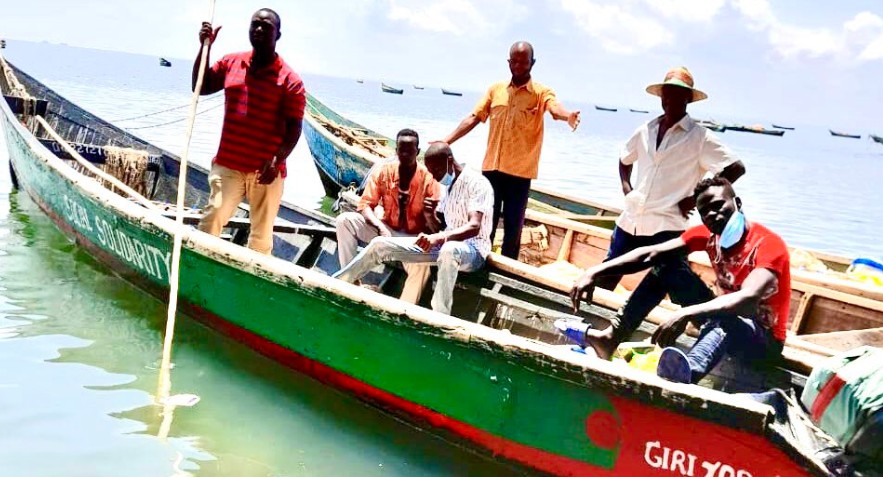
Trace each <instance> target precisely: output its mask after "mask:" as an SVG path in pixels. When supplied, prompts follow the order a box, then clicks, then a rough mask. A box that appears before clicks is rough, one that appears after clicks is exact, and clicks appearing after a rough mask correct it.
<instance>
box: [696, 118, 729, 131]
mask: <svg viewBox="0 0 883 477" xmlns="http://www.w3.org/2000/svg"><path fill="white" fill-rule="evenodd" d="M696 124H698V125H700V126H702V127H704V128H706V129H711V130H712V131H715V132H726V130H727V127H726V126H724V125H723V124H720V123H717V122H715V121H708V120H705V119H699V120H697V121H696Z"/></svg>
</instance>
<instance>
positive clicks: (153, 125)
mask: <svg viewBox="0 0 883 477" xmlns="http://www.w3.org/2000/svg"><path fill="white" fill-rule="evenodd" d="M223 105H224V103H221V104H216V105H214V106H212V107H210V108H206V109H203V110H202V111H200V112H198V113H196V115H197V116H199V115H200V114H203V113H207V112H209V111H211V110H213V109H218V108H220V107H221V106H223ZM187 119H189V118H179V119H174V120H172V121H169V122H165V123H160V124H151V125H149V126H136V127H132V128H124V129H125V130H126V131H135V130H137V129H150V128H158V127H161V126H168V125H169V124H175V123H180V122H181V121H186V120H187Z"/></svg>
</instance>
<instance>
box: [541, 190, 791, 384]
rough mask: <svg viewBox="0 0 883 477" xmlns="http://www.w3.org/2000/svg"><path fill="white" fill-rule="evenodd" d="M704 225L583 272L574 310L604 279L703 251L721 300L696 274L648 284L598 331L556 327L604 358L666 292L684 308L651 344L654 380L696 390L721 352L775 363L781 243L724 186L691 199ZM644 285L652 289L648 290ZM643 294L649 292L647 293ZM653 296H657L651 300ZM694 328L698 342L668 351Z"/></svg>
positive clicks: (780, 325)
mask: <svg viewBox="0 0 883 477" xmlns="http://www.w3.org/2000/svg"><path fill="white" fill-rule="evenodd" d="M694 197H695V199H696V206H697V208H698V210H699V216H700V218H701V219H702V225H697V226H695V227H691V228H690V229H688V230H687V231H686V232H684V233H683V234H682V235H681V236H679V237H676V238H673V239H671V240H668V241H666V242H664V243H661V244H657V245H652V246H648V247H640V248H637V249H635V250H633V251H631V252H629V253H627V254H625V255H622V256H621V257H618V258H616V259H613V260H610V261H608V262H604V263H601V264H599V265H596V266H595V267H592V268H590V269H589V270H587V271H586V272H585V273H584V274H583V276H582V277H580V278H579V280H577V281H576V283H575V284H574V286H573V289H572V290H571V294H570V295H571V300H572V301H573V307H574V310H576V309H578V307H579V302H580V301H581V300H586V301H591V298H592V291H593V289H594V287H595V286H596V285H597V284H598V283H599V282H600V281H601V280H603V279H604V278H605V277H607V276H611V275H620V274H623V273H635V272H638V271H640V270H645V269H647V268H650V267H653V266H656V265H658V264H660V263H663V262H664V261H666V260H669V257H671V256H682V255H686V254H687V253H690V252H698V251H705V252H706V253H707V254H708V257H709V258H710V260H711V266H712V268H713V270H714V273H715V277H716V281H715V285H716V288H717V289H718V291H719V293H720V294H719V295H718V296H717V297H715V295H714V293H713V292H712V291H711V290H710V289H709V288H708V287H707V286H706V285H705V283H704V282H703V281H702V279H700V278H699V276H698V275H696V274H689V275H687V274H684V275H683V276H681V277H680V280H679V281H667V282H664V281H660V280H658V279H657V280H654V279H650V280H649V281H648V280H645V281H644V282H642V284H641V287H639V290H640V289H642V288H643V291H642V293H639V292H638V291H635V293H634V294H632V297H631V299H630V300H629V304H630V305H631V304H632V303H634V305H632V306H629V305H627V306H626V307H625V309H624V312H623V313H622V314H621V315H619V316H618V317H617V319H616V320H613V322H612V324H611V326H609V327H607V328H606V329H604V330H595V329H592V328H590V326H589V325H588V324H586V323H582V322H579V321H576V320H573V321H564V320H559V321H558V322H556V324H555V325H556V327H557V328H558V329H559V330H561V331H562V332H563V333H564V334H566V335H567V336H569V337H570V338H571V339H574V340H575V341H577V342H578V343H579V344H580V345H582V346H589V345H590V346H592V347H593V349H594V350H595V352H596V353H597V354H598V356H599V357H602V358H604V359H608V358H609V357H610V355H611V354H612V353H613V351H614V350H615V349H616V347H617V345H618V344H619V343H620V342H622V341H623V340H625V339H628V337H629V336H631V334H632V333H634V332H635V330H636V329H637V328H638V326H639V325H640V324H641V321H643V319H644V318H645V317H646V316H647V314H648V313H649V312H650V310H651V309H652V305H650V303H652V302H654V301H656V299H657V298H658V297H659V296H661V295H664V294H665V293H666V292H669V293H672V292H676V293H677V294H678V295H680V296H683V297H689V303H688V305H689V306H684V307H683V308H680V309H679V310H677V311H675V312H673V313H672V316H671V317H670V318H669V319H668V320H667V321H666V322H665V323H663V324H662V325H660V326H659V328H657V330H656V332H655V333H654V334H653V337H652V340H653V342H655V343H657V344H658V345H660V346H663V347H667V348H665V349H664V350H663V352H662V356H661V357H660V359H659V366H658V368H657V374H659V375H660V376H662V377H664V378H666V379H669V380H672V381H677V382H683V383H696V382H698V381H699V380H700V379H702V377H703V376H705V375H706V374H707V373H708V372H709V371H711V370H712V369H713V368H714V367H715V366H716V365H717V363H718V362H719V361H720V360H721V358H722V357H723V355H724V354H725V353H729V354H731V355H734V356H735V357H737V358H741V359H743V360H747V361H762V362H763V361H766V362H769V361H772V360H775V359H777V358H779V357H780V356H781V353H782V348H783V346H784V342H785V336H786V329H787V323H788V312H789V307H790V304H791V264H790V259H789V255H788V249H787V247H786V246H785V242H784V241H783V240H782V238H781V237H779V236H778V235H776V234H775V233H774V232H772V231H770V230H769V229H768V228H766V227H764V226H763V225H761V224H759V223H757V222H749V221H747V220H746V219H745V215H744V214H743V213H742V210H741V209H742V201H741V200H740V199H739V198H738V197H737V196H736V192H735V191H734V190H733V187H732V185H731V184H730V182H729V181H728V180H727V179H724V178H722V177H715V178H712V179H703V180H702V181H701V182H700V183H699V184H698V185H697V186H696V189H695V192H694ZM645 283H648V284H652V285H653V286H654V289H653V290H650V288H647V286H646V285H645ZM648 292H649V293H648ZM654 292H655V293H654ZM688 323H693V324H694V325H695V326H698V327H699V328H700V332H699V338H698V339H697V341H696V343H695V344H694V345H693V346H692V347H691V348H690V350H689V351H688V352H687V353H686V354H685V353H683V352H682V351H681V350H679V349H677V348H674V347H672V346H673V345H674V343H675V340H676V339H677V338H678V336H680V335H681V334H683V333H684V331H685V329H686V327H687V324H688Z"/></svg>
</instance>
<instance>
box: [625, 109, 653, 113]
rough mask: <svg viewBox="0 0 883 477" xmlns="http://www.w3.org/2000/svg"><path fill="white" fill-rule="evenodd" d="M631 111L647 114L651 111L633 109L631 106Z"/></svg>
mask: <svg viewBox="0 0 883 477" xmlns="http://www.w3.org/2000/svg"><path fill="white" fill-rule="evenodd" d="M629 111H631V112H633V113H641V114H647V113H649V112H650V111H647V110H645V109H632V108H629Z"/></svg>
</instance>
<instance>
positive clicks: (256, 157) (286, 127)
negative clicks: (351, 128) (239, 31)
mask: <svg viewBox="0 0 883 477" xmlns="http://www.w3.org/2000/svg"><path fill="white" fill-rule="evenodd" d="M281 23H282V21H281V19H280V18H279V14H278V13H276V12H275V11H273V10H271V9H269V8H262V9H260V10H258V11H257V12H255V13H254V15H252V17H251V26H250V27H249V29H248V38H249V40H250V41H251V46H252V47H253V49H252V51H246V52H242V53H232V54H229V55H226V56H224V57H223V58H221V60H220V61H218V62H217V63H215V64H214V66H212V67H210V68H209V67H208V64H209V62H208V61H206V69H205V83H204V84H203V86H202V90H201V91H200V94H212V93H215V92H218V91H221V90H224V96H225V102H224V126H223V129H222V130H221V144H220V146H219V147H218V153H217V155H216V156H215V158H214V159H213V160H212V170H211V172H210V173H209V176H208V181H209V187H210V188H211V195H210V197H209V199H208V204H206V206H205V213H204V215H203V218H202V220H201V221H200V223H199V230H202V231H203V232H207V233H210V234H212V235H215V236H217V235H220V233H221V229H222V228H223V227H224V225H226V224H227V221H229V220H230V217H232V216H233V214H234V213H235V212H236V208H237V207H238V206H239V203H240V202H241V201H242V199H243V198H247V199H248V204H249V206H250V207H251V210H250V215H249V218H250V220H251V231H250V233H249V235H248V248H250V249H252V250H255V251H257V252H260V253H264V254H269V253H270V252H271V251H272V250H273V223H274V222H275V220H276V214H278V213H279V205H280V203H281V201H282V188H283V182H284V180H285V176H286V168H285V159H286V158H287V157H288V155H289V154H291V151H292V150H294V146H295V145H296V144H297V140H298V138H300V132H301V126H302V123H303V117H304V108H305V105H306V90H305V89H304V84H303V81H301V79H300V76H298V74H297V73H295V72H294V70H292V69H291V68H290V67H289V66H288V64H286V63H285V61H283V60H282V57H281V56H279V55H278V54H277V53H276V41H277V40H278V39H279V37H280V36H281V35H282V34H281V32H280V28H281ZM220 29H221V27H218V28H214V29H213V28H212V25H211V24H210V23H207V22H206V23H203V24H202V29H201V30H200V32H199V41H200V44H204V43H205V41H206V40H209V48H211V44H212V43H213V42H214V41H215V38H216V37H217V34H218V31H219V30H220ZM201 53H202V51H201V50H200V54H201ZM198 72H199V57H198V56H197V60H196V63H195V64H194V65H193V87H195V86H196V77H197V74H198Z"/></svg>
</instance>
